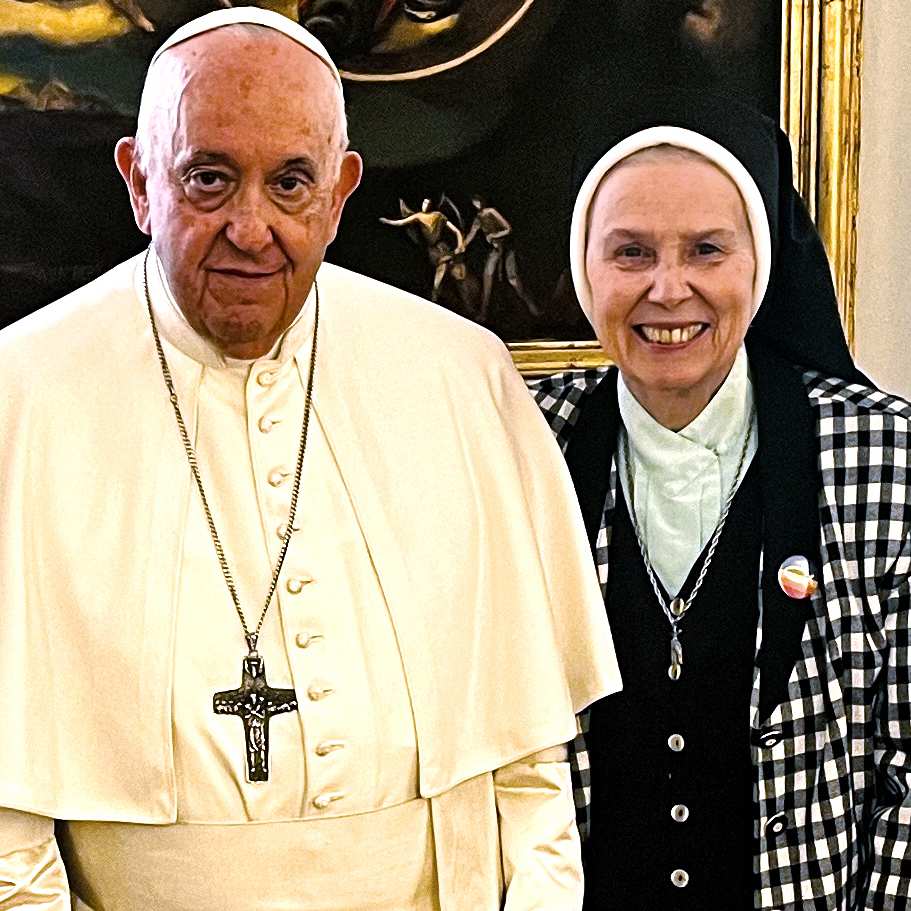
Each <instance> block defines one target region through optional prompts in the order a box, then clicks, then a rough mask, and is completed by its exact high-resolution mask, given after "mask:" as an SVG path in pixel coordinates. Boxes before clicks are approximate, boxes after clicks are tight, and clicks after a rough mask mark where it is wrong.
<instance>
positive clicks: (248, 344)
mask: <svg viewBox="0 0 911 911" xmlns="http://www.w3.org/2000/svg"><path fill="white" fill-rule="evenodd" d="M207 328H208V330H209V340H210V341H211V342H212V344H213V345H215V347H216V348H218V350H219V351H220V352H221V353H222V354H224V355H226V356H228V357H237V358H253V357H262V355H264V354H265V353H266V352H268V351H269V349H270V348H271V347H272V345H273V344H274V343H275V339H276V338H277V337H278V335H279V333H278V331H277V330H276V329H275V328H270V327H268V326H267V324H266V323H264V322H263V321H262V320H257V319H245V320H241V319H217V320H215V319H213V320H209V322H208V325H207Z"/></svg>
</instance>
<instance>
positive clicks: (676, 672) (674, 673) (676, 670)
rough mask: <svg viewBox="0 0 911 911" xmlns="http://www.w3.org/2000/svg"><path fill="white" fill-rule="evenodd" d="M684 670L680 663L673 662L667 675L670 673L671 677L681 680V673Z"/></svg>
mask: <svg viewBox="0 0 911 911" xmlns="http://www.w3.org/2000/svg"><path fill="white" fill-rule="evenodd" d="M682 672H683V668H682V666H681V665H679V664H676V663H674V664H672V665H671V666H670V667H669V668H668V669H667V675H668V677H670V678H671V680H679V679H680V674H681V673H682Z"/></svg>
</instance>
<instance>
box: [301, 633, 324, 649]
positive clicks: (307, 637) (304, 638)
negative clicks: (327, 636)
mask: <svg viewBox="0 0 911 911" xmlns="http://www.w3.org/2000/svg"><path fill="white" fill-rule="evenodd" d="M322 638H323V637H322V636H321V635H320V634H319V633H298V634H297V635H296V636H295V637H294V642H295V644H296V645H297V647H298V648H310V646H311V645H313V643H314V642H318V641H319V640H320V639H322Z"/></svg>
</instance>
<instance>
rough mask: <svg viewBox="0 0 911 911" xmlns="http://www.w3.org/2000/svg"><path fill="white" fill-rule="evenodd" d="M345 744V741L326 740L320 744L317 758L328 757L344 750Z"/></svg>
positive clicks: (316, 751)
mask: <svg viewBox="0 0 911 911" xmlns="http://www.w3.org/2000/svg"><path fill="white" fill-rule="evenodd" d="M344 748H345V742H344V741H343V740H324V741H323V742H322V743H320V744H318V745H317V747H316V750H315V753H316V755H317V756H328V755H329V754H330V753H334V752H335V751H336V750H343V749H344Z"/></svg>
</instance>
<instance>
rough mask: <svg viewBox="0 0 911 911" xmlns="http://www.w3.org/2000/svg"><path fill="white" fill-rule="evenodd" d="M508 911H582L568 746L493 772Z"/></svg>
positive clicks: (580, 874)
mask: <svg viewBox="0 0 911 911" xmlns="http://www.w3.org/2000/svg"><path fill="white" fill-rule="evenodd" d="M493 780H494V790H495V793H496V801H497V813H498V816H499V821H500V849H501V852H502V857H503V876H504V880H505V882H506V904H505V905H504V906H503V911H579V909H581V908H582V892H583V879H582V857H581V848H580V844H579V832H578V829H577V828H576V811H575V806H574V804H573V789H572V781H571V779H570V771H569V762H568V761H567V751H566V747H565V746H564V745H561V746H557V747H553V748H551V749H549V750H543V751H541V752H539V753H534V754H533V755H531V756H526V757H525V758H524V759H520V760H519V761H518V762H513V763H510V765H507V766H503V767H502V768H500V769H497V771H496V772H494V776H493Z"/></svg>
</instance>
